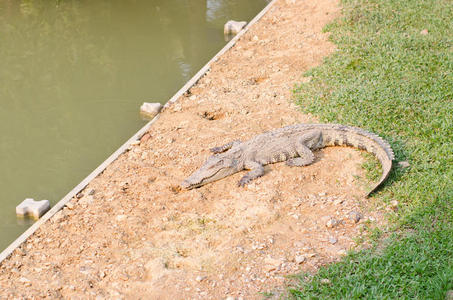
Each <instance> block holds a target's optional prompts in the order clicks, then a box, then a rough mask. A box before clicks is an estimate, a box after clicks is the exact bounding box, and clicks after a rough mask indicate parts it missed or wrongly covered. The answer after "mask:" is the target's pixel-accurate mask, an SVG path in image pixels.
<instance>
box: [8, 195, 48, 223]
mask: <svg viewBox="0 0 453 300" xmlns="http://www.w3.org/2000/svg"><path fill="white" fill-rule="evenodd" d="M49 209H50V203H49V200H41V201H35V200H33V199H31V198H27V199H25V200H24V201H22V203H21V204H19V205H18V206H16V214H17V215H18V216H21V217H25V216H32V217H34V218H35V219H39V218H40V217H41V216H42V215H43V214H45V213H46V212H47V211H48V210H49Z"/></svg>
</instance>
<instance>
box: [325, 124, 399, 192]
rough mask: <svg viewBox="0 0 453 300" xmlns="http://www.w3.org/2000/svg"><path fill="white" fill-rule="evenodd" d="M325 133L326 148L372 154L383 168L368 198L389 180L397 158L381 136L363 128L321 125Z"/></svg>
mask: <svg viewBox="0 0 453 300" xmlns="http://www.w3.org/2000/svg"><path fill="white" fill-rule="evenodd" d="M319 125H320V127H321V130H322V132H323V139H324V141H323V142H324V145H325V146H350V147H354V148H358V149H361V150H365V151H367V152H369V153H372V154H373V155H374V156H376V158H377V159H378V160H379V162H380V163H381V166H382V176H381V178H380V179H379V181H378V182H377V183H376V184H375V185H374V187H373V188H372V189H371V190H370V191H369V192H368V193H367V194H366V197H368V196H369V195H370V194H372V193H373V192H374V191H376V190H377V189H378V188H379V187H380V186H381V185H382V183H383V182H384V181H385V180H386V179H387V177H388V176H389V174H390V171H391V169H392V161H393V159H394V157H395V155H394V153H393V150H392V148H391V147H390V145H389V143H388V142H387V141H385V140H384V139H383V138H381V137H380V136H378V135H376V134H374V133H372V132H369V131H366V130H364V129H362V128H358V127H352V126H345V125H338V124H319Z"/></svg>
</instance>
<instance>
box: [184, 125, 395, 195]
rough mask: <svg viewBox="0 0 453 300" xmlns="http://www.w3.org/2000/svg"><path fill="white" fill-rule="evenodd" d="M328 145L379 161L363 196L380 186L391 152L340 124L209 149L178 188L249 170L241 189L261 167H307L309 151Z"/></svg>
mask: <svg viewBox="0 0 453 300" xmlns="http://www.w3.org/2000/svg"><path fill="white" fill-rule="evenodd" d="M329 146H349V147H355V148H358V149H360V150H366V151H367V152H370V153H372V154H373V155H374V156H375V157H376V158H377V159H378V160H379V162H380V164H381V167H382V175H381V178H380V179H379V181H378V182H377V183H376V184H375V185H374V186H373V188H372V189H371V190H370V191H369V192H367V194H366V195H365V197H368V196H369V195H370V194H372V193H373V192H374V191H376V190H377V189H378V188H379V186H381V184H382V183H383V182H384V181H385V180H386V179H387V177H388V175H389V173H390V170H391V169H392V161H393V159H394V154H393V150H392V148H391V147H390V145H389V143H388V142H386V141H385V140H384V139H382V138H381V137H379V136H378V135H376V134H374V133H371V132H369V131H366V130H364V129H361V128H358V127H352V126H347V125H340V124H295V125H290V126H286V127H282V128H278V129H274V130H272V131H268V132H265V133H262V134H260V135H257V136H255V137H253V138H251V139H250V140H248V141H245V142H241V141H239V140H235V141H232V142H229V143H227V144H225V145H223V146H220V147H214V148H212V149H210V150H211V152H213V153H214V155H212V156H210V157H209V158H208V159H207V161H206V162H205V163H204V165H203V166H202V167H201V168H200V169H198V170H197V171H195V172H194V173H193V174H192V175H191V176H189V177H188V178H187V179H185V180H184V181H183V182H182V183H181V184H180V185H181V187H182V188H185V189H192V188H196V187H200V186H202V185H205V184H207V183H209V182H213V181H216V180H219V179H222V178H224V177H227V176H229V175H232V174H234V173H237V172H240V171H242V170H250V171H249V172H248V173H247V174H245V175H244V176H243V177H242V178H241V179H240V181H239V182H238V185H239V186H244V185H246V184H248V183H249V182H250V181H252V180H253V179H256V178H258V177H260V176H263V175H264V167H263V166H264V165H267V164H271V163H277V162H283V161H286V164H287V165H289V166H299V167H300V166H307V165H310V164H312V163H313V162H314V160H315V156H314V154H313V151H315V150H318V149H321V148H324V147H329Z"/></svg>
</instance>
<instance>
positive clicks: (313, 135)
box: [286, 130, 321, 167]
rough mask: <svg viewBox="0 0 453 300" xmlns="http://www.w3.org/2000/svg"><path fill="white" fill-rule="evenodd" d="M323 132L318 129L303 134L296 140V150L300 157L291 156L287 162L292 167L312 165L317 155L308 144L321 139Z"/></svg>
mask: <svg viewBox="0 0 453 300" xmlns="http://www.w3.org/2000/svg"><path fill="white" fill-rule="evenodd" d="M320 136H321V132H320V131H318V130H316V131H313V132H309V133H307V134H304V135H302V136H301V137H300V138H299V139H297V141H296V145H295V146H296V152H297V154H298V155H299V157H295V158H291V159H288V160H287V161H286V164H287V165H288V166H291V167H303V166H307V165H310V164H311V163H312V162H313V161H314V160H315V155H314V154H313V152H312V151H311V149H310V147H308V146H307V145H313V144H314V143H316V142H317V141H319V139H320Z"/></svg>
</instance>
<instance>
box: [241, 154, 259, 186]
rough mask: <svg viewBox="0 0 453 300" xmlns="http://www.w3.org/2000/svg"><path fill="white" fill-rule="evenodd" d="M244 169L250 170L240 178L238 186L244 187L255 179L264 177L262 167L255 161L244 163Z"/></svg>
mask: <svg viewBox="0 0 453 300" xmlns="http://www.w3.org/2000/svg"><path fill="white" fill-rule="evenodd" d="M244 169H248V170H251V171H250V172H248V173H247V174H245V175H244V177H242V178H241V180H239V182H238V186H244V185H246V184H247V183H249V182H250V181H252V180H253V179H255V178H258V177H261V176H263V175H264V167H263V165H261V164H260V163H258V162H256V161H251V160H249V161H246V162H245V163H244Z"/></svg>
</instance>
